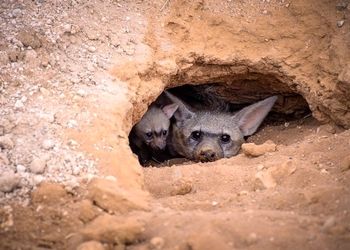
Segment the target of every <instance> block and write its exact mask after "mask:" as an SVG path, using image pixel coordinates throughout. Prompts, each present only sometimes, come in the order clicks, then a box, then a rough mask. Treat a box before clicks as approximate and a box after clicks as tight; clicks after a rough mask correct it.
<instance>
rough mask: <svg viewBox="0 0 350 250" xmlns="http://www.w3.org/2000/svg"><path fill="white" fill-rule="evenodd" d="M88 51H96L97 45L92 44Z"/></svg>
mask: <svg viewBox="0 0 350 250" xmlns="http://www.w3.org/2000/svg"><path fill="white" fill-rule="evenodd" d="M88 51H90V52H92V53H93V52H95V51H96V47H94V46H90V47H89V48H88Z"/></svg>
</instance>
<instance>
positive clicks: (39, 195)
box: [32, 182, 68, 204]
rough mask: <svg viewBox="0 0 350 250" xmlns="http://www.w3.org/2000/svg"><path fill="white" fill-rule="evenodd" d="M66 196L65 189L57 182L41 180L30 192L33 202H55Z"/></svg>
mask: <svg viewBox="0 0 350 250" xmlns="http://www.w3.org/2000/svg"><path fill="white" fill-rule="evenodd" d="M67 197H68V194H67V192H66V190H65V189H64V188H63V186H62V185H60V184H57V183H49V182H42V183H41V184H40V185H39V187H38V188H37V189H36V190H34V191H33V192H32V201H33V202H34V203H44V204H56V203H57V202H60V201H62V200H64V199H65V198H67Z"/></svg>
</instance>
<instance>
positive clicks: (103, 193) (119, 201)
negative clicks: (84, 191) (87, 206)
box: [88, 178, 149, 213]
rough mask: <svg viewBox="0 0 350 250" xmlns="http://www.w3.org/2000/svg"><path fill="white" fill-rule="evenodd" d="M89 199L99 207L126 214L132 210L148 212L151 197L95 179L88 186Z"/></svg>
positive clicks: (109, 181)
mask: <svg viewBox="0 0 350 250" xmlns="http://www.w3.org/2000/svg"><path fill="white" fill-rule="evenodd" d="M88 192H89V198H90V199H91V200H92V201H93V202H94V203H95V204H96V205H97V206H99V207H101V208H103V209H105V210H107V211H111V212H121V213H126V212H130V211H132V210H148V209H149V207H148V206H149V205H148V199H149V196H148V194H147V193H145V192H143V191H136V190H133V191H126V190H124V189H122V188H120V187H119V186H118V183H117V182H115V181H111V180H106V179H102V178H95V179H93V180H92V181H91V182H90V183H89V186H88Z"/></svg>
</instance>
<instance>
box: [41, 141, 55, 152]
mask: <svg viewBox="0 0 350 250" xmlns="http://www.w3.org/2000/svg"><path fill="white" fill-rule="evenodd" d="M41 146H42V148H43V149H46V150H50V149H53V147H54V146H55V143H54V141H53V140H51V139H46V140H44V141H43V143H42V145H41Z"/></svg>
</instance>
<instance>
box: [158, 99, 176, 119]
mask: <svg viewBox="0 0 350 250" xmlns="http://www.w3.org/2000/svg"><path fill="white" fill-rule="evenodd" d="M178 107H179V106H178V105H177V104H175V103H173V104H169V105H166V106H164V107H163V108H162V110H163V112H164V113H165V115H166V116H167V117H168V118H169V119H170V118H171V117H172V116H173V115H174V113H175V111H176V110H177V108H178Z"/></svg>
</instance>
